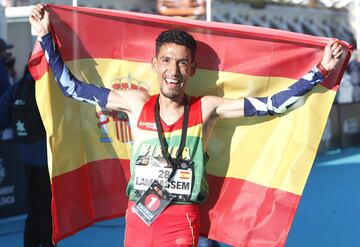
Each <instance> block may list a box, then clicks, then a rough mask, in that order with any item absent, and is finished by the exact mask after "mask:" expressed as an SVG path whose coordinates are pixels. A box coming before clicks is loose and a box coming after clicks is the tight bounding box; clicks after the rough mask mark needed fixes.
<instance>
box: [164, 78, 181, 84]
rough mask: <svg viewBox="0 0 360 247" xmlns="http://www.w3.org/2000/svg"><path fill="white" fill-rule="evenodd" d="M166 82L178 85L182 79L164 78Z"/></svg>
mask: <svg viewBox="0 0 360 247" xmlns="http://www.w3.org/2000/svg"><path fill="white" fill-rule="evenodd" d="M165 81H166V83H167V84H171V85H178V84H180V83H181V82H182V80H180V79H169V78H168V79H165Z"/></svg>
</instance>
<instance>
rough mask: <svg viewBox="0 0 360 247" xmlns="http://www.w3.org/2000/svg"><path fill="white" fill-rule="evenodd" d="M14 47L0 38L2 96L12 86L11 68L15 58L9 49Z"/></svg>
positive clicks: (0, 88) (0, 91)
mask: <svg viewBox="0 0 360 247" xmlns="http://www.w3.org/2000/svg"><path fill="white" fill-rule="evenodd" d="M13 47H14V46H13V45H10V44H7V43H6V42H5V40H3V39H1V38H0V96H1V95H2V94H3V93H4V92H5V91H6V90H7V89H8V88H9V87H10V86H11V80H10V69H11V67H13V65H14V62H15V60H14V57H13V56H12V54H11V53H10V52H9V51H8V50H9V49H12V48H13Z"/></svg>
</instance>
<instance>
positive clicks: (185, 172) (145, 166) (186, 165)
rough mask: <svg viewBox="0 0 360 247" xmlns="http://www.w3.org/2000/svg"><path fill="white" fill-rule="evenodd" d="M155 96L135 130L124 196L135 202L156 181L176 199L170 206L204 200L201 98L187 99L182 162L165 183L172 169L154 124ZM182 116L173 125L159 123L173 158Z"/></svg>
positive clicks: (179, 135) (205, 183) (206, 191)
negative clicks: (127, 182)
mask: <svg viewBox="0 0 360 247" xmlns="http://www.w3.org/2000/svg"><path fill="white" fill-rule="evenodd" d="M156 99H157V95H154V96H152V97H150V99H149V100H148V101H147V102H146V103H145V104H144V106H143V109H142V112H141V114H140V117H139V120H138V123H137V127H138V131H139V132H138V133H137V136H136V138H135V140H134V143H133V151H132V157H131V161H130V167H131V168H130V170H131V178H130V181H129V184H128V187H127V194H128V195H129V197H130V200H131V201H136V200H137V199H138V198H139V197H140V196H141V195H142V193H143V192H144V191H146V190H147V188H148V187H149V186H150V185H151V183H152V182H153V181H154V180H155V179H156V180H158V181H159V182H160V183H161V184H162V185H163V186H164V187H165V188H166V189H167V191H168V192H170V193H171V194H173V195H175V196H176V198H175V199H174V200H173V203H176V204H182V203H183V204H184V203H185V204H186V203H198V202H203V201H205V200H206V198H207V196H208V185H207V182H206V179H205V174H206V171H205V161H206V158H205V154H204V150H203V142H202V130H203V121H202V114H201V98H200V97H190V99H189V119H188V129H187V136H186V143H185V148H184V151H183V153H182V158H183V160H184V162H183V163H181V165H180V167H179V168H178V169H177V170H176V174H175V176H174V177H173V179H171V180H170V181H167V178H168V177H169V174H170V173H171V170H172V168H171V167H170V166H169V165H168V164H167V162H166V161H165V159H164V158H163V156H162V152H161V146H160V142H159V139H158V133H157V129H156V123H155V113H154V106H155V102H156ZM183 118H184V115H182V116H181V117H180V118H179V119H178V120H177V121H176V122H175V123H173V124H172V125H166V124H165V123H164V122H163V121H162V120H161V125H162V128H163V132H164V136H165V138H166V141H167V143H168V146H169V153H170V155H171V157H172V158H175V157H176V152H177V150H178V148H179V145H180V139H181V132H182V123H183Z"/></svg>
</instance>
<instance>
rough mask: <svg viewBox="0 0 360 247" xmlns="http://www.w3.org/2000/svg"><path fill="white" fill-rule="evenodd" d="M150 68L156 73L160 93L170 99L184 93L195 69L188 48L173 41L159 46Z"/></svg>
mask: <svg viewBox="0 0 360 247" xmlns="http://www.w3.org/2000/svg"><path fill="white" fill-rule="evenodd" d="M152 68H153V70H154V72H155V73H156V74H157V79H158V83H159V87H160V93H161V95H162V96H165V97H166V98H169V99H172V100H176V99H179V98H181V97H182V96H183V95H184V90H185V86H186V84H187V82H188V80H189V78H190V76H192V75H193V74H194V73H195V70H196V66H195V63H194V62H193V60H192V56H191V51H190V49H189V48H187V47H185V46H182V45H177V44H175V43H165V44H164V45H162V46H161V47H160V50H159V54H158V55H157V56H156V57H154V58H153V60H152Z"/></svg>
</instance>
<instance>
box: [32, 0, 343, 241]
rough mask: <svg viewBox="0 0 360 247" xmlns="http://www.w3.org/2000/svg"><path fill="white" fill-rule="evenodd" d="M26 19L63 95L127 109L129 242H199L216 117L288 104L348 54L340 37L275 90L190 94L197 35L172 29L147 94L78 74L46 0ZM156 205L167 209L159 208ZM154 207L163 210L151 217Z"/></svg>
mask: <svg viewBox="0 0 360 247" xmlns="http://www.w3.org/2000/svg"><path fill="white" fill-rule="evenodd" d="M29 20H30V22H31V24H32V26H33V28H34V29H35V30H37V32H38V35H39V40H40V44H41V46H42V48H43V49H44V51H45V55H46V57H47V59H48V62H49V64H50V67H51V69H52V71H53V73H54V75H55V79H56V80H57V82H58V84H59V86H60V88H61V90H62V91H63V93H64V95H66V96H69V97H72V98H74V99H77V100H79V101H85V102H88V103H92V104H97V105H99V106H101V107H105V108H108V109H112V110H117V111H124V112H126V113H127V114H128V116H129V121H130V124H131V127H132V135H133V139H134V143H133V154H132V158H131V179H130V182H129V184H128V188H127V193H128V195H129V199H130V201H129V207H128V210H127V214H126V234H125V245H126V246H194V245H195V246H196V244H197V241H198V236H199V224H200V219H199V207H198V204H199V203H201V202H203V201H204V200H206V198H207V195H208V187H207V183H206V179H205V161H206V155H205V154H204V153H205V150H206V147H207V144H208V142H209V138H210V136H211V133H212V130H213V128H214V126H215V124H216V121H217V120H218V119H221V118H222V119H225V118H238V117H243V116H253V115H267V114H271V115H272V114H279V113H283V112H285V111H286V110H287V109H288V108H289V107H290V106H291V105H292V104H293V103H294V102H295V101H296V100H297V99H298V98H299V96H302V95H304V94H305V93H306V92H308V91H310V90H311V89H312V88H313V87H314V86H315V85H316V84H317V83H320V82H322V81H323V80H324V78H325V77H326V76H327V75H328V74H329V72H330V71H331V70H332V69H333V68H334V67H335V66H336V64H337V63H338V61H339V59H340V57H341V55H342V54H343V48H342V46H341V45H340V44H338V43H337V42H335V41H332V42H330V43H329V44H328V45H327V47H326V49H325V52H324V56H323V59H322V61H321V63H319V64H318V65H317V66H316V67H314V68H313V69H312V71H311V72H309V73H308V74H307V75H305V76H304V77H303V78H301V79H300V80H299V81H298V82H296V83H295V84H293V85H292V86H290V87H289V88H288V89H287V90H285V91H282V92H279V93H277V94H275V95H273V96H271V97H263V98H241V99H236V100H233V99H225V98H221V97H216V96H204V97H192V96H188V95H185V93H184V91H185V87H186V85H187V83H188V81H189V78H190V77H191V76H192V75H194V74H195V71H196V64H195V51H196V41H195V40H194V39H193V37H192V36H190V35H189V34H188V33H186V32H184V31H179V30H169V31H166V32H163V33H161V34H160V35H159V37H158V38H157V40H156V55H155V57H154V58H153V59H152V68H153V71H154V72H155V73H156V74H157V79H158V84H159V88H160V94H159V95H154V96H150V95H148V93H147V92H143V91H131V90H126V91H121V90H118V91H115V90H110V89H106V88H101V87H98V86H95V85H92V84H87V83H84V82H81V81H79V80H78V79H76V78H75V77H74V76H73V75H72V74H71V72H70V71H69V70H68V68H67V67H66V65H65V64H64V62H63V60H62V59H61V57H60V55H59V53H58V52H57V50H56V49H55V47H54V46H53V42H52V37H51V34H50V33H49V15H48V13H47V12H46V11H45V7H44V5H41V4H39V5H37V6H36V7H35V8H34V9H33V10H32V12H31V14H30V17H29ZM168 204H170V205H168ZM144 208H145V209H144ZM159 208H160V209H163V208H165V209H164V210H163V211H162V212H160V210H158V209H159ZM141 210H143V211H141ZM153 211H156V212H157V213H159V215H158V217H157V218H156V220H154V221H153V219H154V218H155V216H156V215H155V214H152V212H153ZM144 212H145V214H144ZM146 213H148V214H146ZM144 222H146V223H144Z"/></svg>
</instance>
